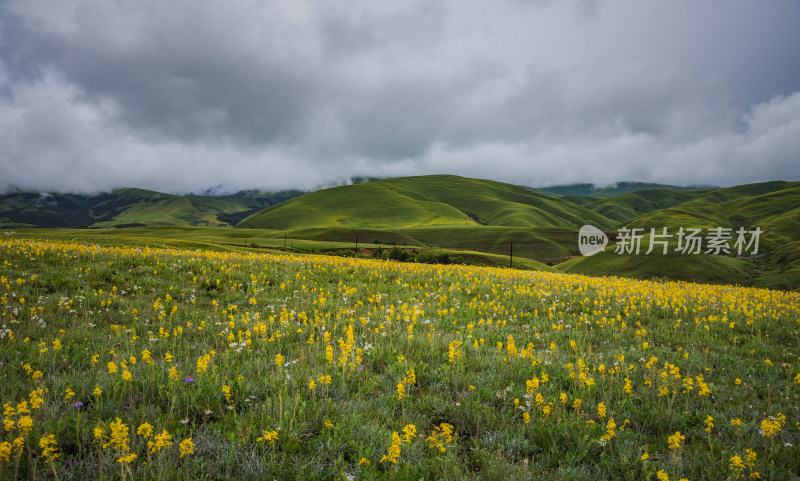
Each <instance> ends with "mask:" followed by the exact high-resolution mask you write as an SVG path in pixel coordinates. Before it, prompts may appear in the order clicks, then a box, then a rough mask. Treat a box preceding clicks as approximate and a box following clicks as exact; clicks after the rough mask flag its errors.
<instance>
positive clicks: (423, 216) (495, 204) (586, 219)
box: [237, 175, 614, 230]
mask: <svg viewBox="0 0 800 481" xmlns="http://www.w3.org/2000/svg"><path fill="white" fill-rule="evenodd" d="M584 223H594V224H596V225H599V226H602V227H611V226H612V225H613V224H614V223H613V222H612V221H610V220H609V219H607V218H605V217H603V216H602V215H598V214H597V213H595V212H594V211H592V210H589V209H586V208H583V207H581V206H577V205H575V204H572V203H571V202H567V201H564V200H561V199H558V198H552V197H548V196H545V195H542V194H539V193H537V192H534V191H533V190H532V189H528V188H526V187H520V186H515V185H510V184H504V183H501V182H494V181H490V180H480V179H468V178H463V177H457V176H453V175H431V176H421V177H401V178H395V179H387V180H380V181H375V182H369V183H365V184H357V185H348V186H340V187H333V188H330V189H324V190H319V191H316V192H311V193H309V194H306V195H303V196H300V197H297V198H295V199H291V200H290V201H288V202H284V203H282V204H280V205H276V206H273V207H270V208H267V209H265V210H263V211H261V212H259V213H257V214H254V215H252V216H250V217H248V218H247V219H245V220H243V221H242V222H241V223H240V224H239V225H238V226H237V227H242V228H261V229H281V230H291V229H299V228H313V227H349V228H365V227H369V228H375V229H408V228H420V227H444V226H447V227H478V226H506V227H565V228H574V229H578V228H580V226H581V225H583V224H584Z"/></svg>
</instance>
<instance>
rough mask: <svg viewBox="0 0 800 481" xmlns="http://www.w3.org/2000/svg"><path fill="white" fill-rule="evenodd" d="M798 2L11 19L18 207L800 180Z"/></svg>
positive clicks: (197, 7)
mask: <svg viewBox="0 0 800 481" xmlns="http://www.w3.org/2000/svg"><path fill="white" fill-rule="evenodd" d="M798 23H800V7H799V6H798V4H797V3H796V2H793V1H790V0H776V1H775V2H769V3H768V4H763V3H753V2H748V1H744V0H736V1H731V2H726V3H725V4H724V5H723V4H720V3H719V2H715V1H712V0H706V1H688V0H682V1H675V2H662V3H659V4H656V5H653V4H644V3H641V2H637V1H633V0H628V1H614V2H607V1H602V0H598V1H594V2H586V1H577V0H576V1H574V2H571V1H568V2H550V1H539V2H519V1H516V0H507V1H501V2H495V3H492V4H486V3H484V2H471V1H459V2H450V1H440V2H427V1H425V2H423V1H418V2H405V3H376V2H373V1H366V0H364V1H361V2H353V3H351V4H348V5H347V6H346V7H345V6H339V5H338V4H337V5H334V4H330V5H328V4H326V5H324V6H321V5H320V4H317V3H314V2H309V1H301V0H297V1H292V2H273V3H264V2H260V1H255V0H253V1H246V0H241V1H238V2H234V3H230V4H222V3H218V2H212V1H199V2H198V1H194V0H193V1H179V2H159V1H155V0H147V1H142V2H136V3H135V4H130V3H127V2H106V1H96V0H92V1H90V0H85V1H82V0H74V1H70V2H67V1H58V2H56V1H47V0H24V1H23V0H16V1H14V0H12V1H9V2H7V3H5V4H0V189H4V188H8V187H9V186H17V187H20V188H24V189H33V190H37V189H38V190H73V191H75V190H77V191H97V190H104V189H109V188H114V187H123V186H138V187H144V188H151V189H156V190H167V191H174V192H188V191H201V190H205V189H207V188H210V187H215V186H218V185H222V186H223V188H227V189H231V190H235V189H241V188H286V187H293V186H297V187H304V188H309V187H313V186H314V185H318V184H324V183H328V182H330V181H331V180H334V179H343V178H346V177H348V176H350V175H378V176H391V175H416V174H427V173H456V174H461V175H468V176H475V177H484V178H491V179H496V180H501V181H507V182H515V183H526V184H531V185H542V184H554V183H569V182H598V183H612V182H615V181H620V180H640V181H655V182H668V183H677V184H697V183H702V184H717V185H731V184H735V183H745V182H755V181H761V180H770V179H789V180H792V179H800V167H798V165H800V162H797V159H798V157H800V145H799V144H798V143H799V142H800V140H798V139H800V135H799V134H800V132H798V130H799V129H800V126H799V125H798V124H799V123H800V64H798V63H797V62H795V61H794V57H795V53H794V52H793V51H792V46H793V45H797V44H798V43H800V31H798V30H797V29H796V25H797V24H798Z"/></svg>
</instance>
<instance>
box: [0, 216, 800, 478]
mask: <svg viewBox="0 0 800 481" xmlns="http://www.w3.org/2000/svg"><path fill="white" fill-rule="evenodd" d="M0 258H2V265H0V274H1V275H2V277H1V278H0V279H1V282H2V286H1V287H0V290H1V291H2V297H1V298H0V303H1V304H2V316H3V319H2V323H3V327H2V333H1V338H0V350H1V352H2V359H3V362H2V376H3V382H2V386H1V387H0V399H2V402H3V405H4V431H3V434H2V443H0V475H1V476H2V477H3V478H4V479H15V478H23V479H26V478H27V479H49V478H55V479H180V478H190V479H219V478H235V479H271V478H276V479H344V478H347V479H356V478H357V479H420V478H424V479H434V478H436V479H509V478H513V479H554V480H555V479H654V478H658V479H660V480H663V479H674V480H679V479H742V478H762V479H790V478H793V477H796V476H797V473H798V472H800V459H799V458H798V456H796V455H795V454H796V453H795V451H794V449H795V448H794V446H796V445H797V443H798V442H800V413H799V412H798V402H799V401H798V398H799V397H800V357H799V356H800V352H798V345H800V344H799V343H798V329H799V328H800V295H799V294H798V293H797V292H785V291H774V290H765V289H759V288H746V287H734V286H726V285H719V286H714V285H703V284H694V283H685V282H673V281H641V280H632V279H625V278H613V277H605V278H601V277H586V276H582V275H576V274H563V273H555V272H545V271H530V270H516V269H508V268H505V269H498V268H488V267H476V266H463V265H428V264H422V263H408V262H405V263H404V262H396V261H391V260H390V261H384V260H374V259H364V258H353V257H349V258H348V257H336V256H317V255H308V254H305V255H298V254H289V253H280V252H276V251H269V252H264V251H263V249H249V248H245V247H231V246H220V245H210V244H206V243H196V242H189V241H165V240H161V241H158V240H155V239H149V240H148V239H143V238H122V237H100V236H92V235H91V234H87V235H84V236H78V237H76V236H74V235H72V234H71V233H70V234H69V235H64V234H59V233H58V231H50V232H47V231H44V232H40V233H35V234H22V233H11V232H6V235H4V236H3V237H2V241H1V243H0Z"/></svg>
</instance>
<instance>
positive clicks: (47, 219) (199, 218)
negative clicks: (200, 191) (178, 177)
mask: <svg viewBox="0 0 800 481" xmlns="http://www.w3.org/2000/svg"><path fill="white" fill-rule="evenodd" d="M303 193H304V192H302V191H297V190H294V191H281V192H258V191H242V192H239V193H237V194H233V195H226V196H199V195H185V196H179V195H172V194H164V193H161V192H154V191H151V190H145V189H135V188H127V189H117V190H114V191H111V192H105V193H101V194H95V195H81V194H58V193H33V192H17V193H12V194H6V195H3V196H0V227H3V228H24V227H61V228H98V227H126V226H144V225H147V226H218V227H224V226H228V227H229V226H233V225H235V224H237V223H238V222H239V221H241V220H242V219H244V218H245V217H247V216H248V215H251V214H253V213H254V212H258V211H259V210H261V209H263V208H265V207H269V206H271V205H274V204H277V203H280V202H283V201H285V200H288V199H291V198H292V197H296V196H298V195H301V194H303Z"/></svg>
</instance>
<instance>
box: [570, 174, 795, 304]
mask: <svg viewBox="0 0 800 481" xmlns="http://www.w3.org/2000/svg"><path fill="white" fill-rule="evenodd" d="M652 192H654V193H659V194H660V192H659V191H652ZM640 194H644V193H636V194H626V195H622V196H617V197H612V198H611V199H608V200H604V201H599V202H598V203H595V204H587V205H593V206H594V207H595V208H599V207H600V206H606V207H607V206H608V205H609V203H611V204H614V205H621V204H622V202H620V199H622V200H625V201H626V203H627V201H630V200H631V196H632V195H633V196H635V197H640ZM672 194H677V195H670V196H669V197H667V198H668V200H669V201H670V202H672V201H674V200H675V199H679V198H680V196H681V195H686V194H688V195H690V196H691V198H689V199H688V200H686V201H685V202H682V203H679V204H676V205H674V206H672V207H668V208H662V209H657V210H653V211H651V212H649V213H646V214H643V215H640V216H638V217H635V218H632V219H630V220H628V221H626V222H622V223H621V224H620V226H623V225H624V226H625V227H631V228H634V227H641V228H644V229H646V230H645V233H647V232H649V229H650V228H653V227H654V228H657V229H660V228H662V227H667V228H668V233H670V234H672V235H673V236H676V235H677V233H678V230H679V228H681V227H684V228H702V229H704V230H703V233H702V235H703V236H705V234H706V231H705V229H709V228H715V227H725V228H731V229H732V230H733V231H732V236H733V237H734V239H733V240H732V241H731V242H730V246H731V249H732V252H731V254H730V255H717V256H711V255H682V254H675V253H674V249H675V248H676V247H677V243H676V239H675V238H674V237H673V239H672V240H671V244H670V250H672V251H673V253H671V254H670V255H667V256H663V255H660V254H652V255H649V256H645V255H639V256H630V255H618V254H614V253H613V249H614V246H613V244H614V240H615V233H616V230H615V229H614V230H612V231H611V232H610V233H611V234H612V235H611V236H610V238H611V243H612V245H611V246H610V247H609V248H607V249H606V252H603V253H600V254H597V255H595V256H592V257H581V258H576V259H573V260H571V261H569V262H567V263H564V264H562V265H560V266H559V269H560V270H562V271H564V272H575V273H583V274H590V275H598V274H601V275H615V274H616V275H625V276H631V277H637V278H652V277H663V278H670V279H683V280H693V281H700V282H716V283H738V284H744V285H753V284H755V285H764V286H770V287H777V288H783V289H799V288H800V275H799V274H800V183H798V182H765V183H760V184H749V185H743V186H736V187H731V188H724V189H713V190H709V191H702V192H693V193H672ZM628 205H630V204H628ZM605 213H606V214H607V215H609V214H610V213H609V212H607V211H606V212H605ZM740 227H744V228H745V229H748V230H752V229H754V228H756V227H759V228H760V229H761V230H762V233H761V235H760V242H759V251H758V255H756V256H752V255H746V256H744V257H742V258H737V257H736V256H735V254H736V252H735V251H733V243H734V242H735V237H736V234H735V231H736V230H737V229H738V228H740ZM748 238H749V237H748ZM648 245H649V235H645V237H644V239H643V242H642V246H643V250H642V254H644V251H645V250H646V249H647V246H648Z"/></svg>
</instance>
